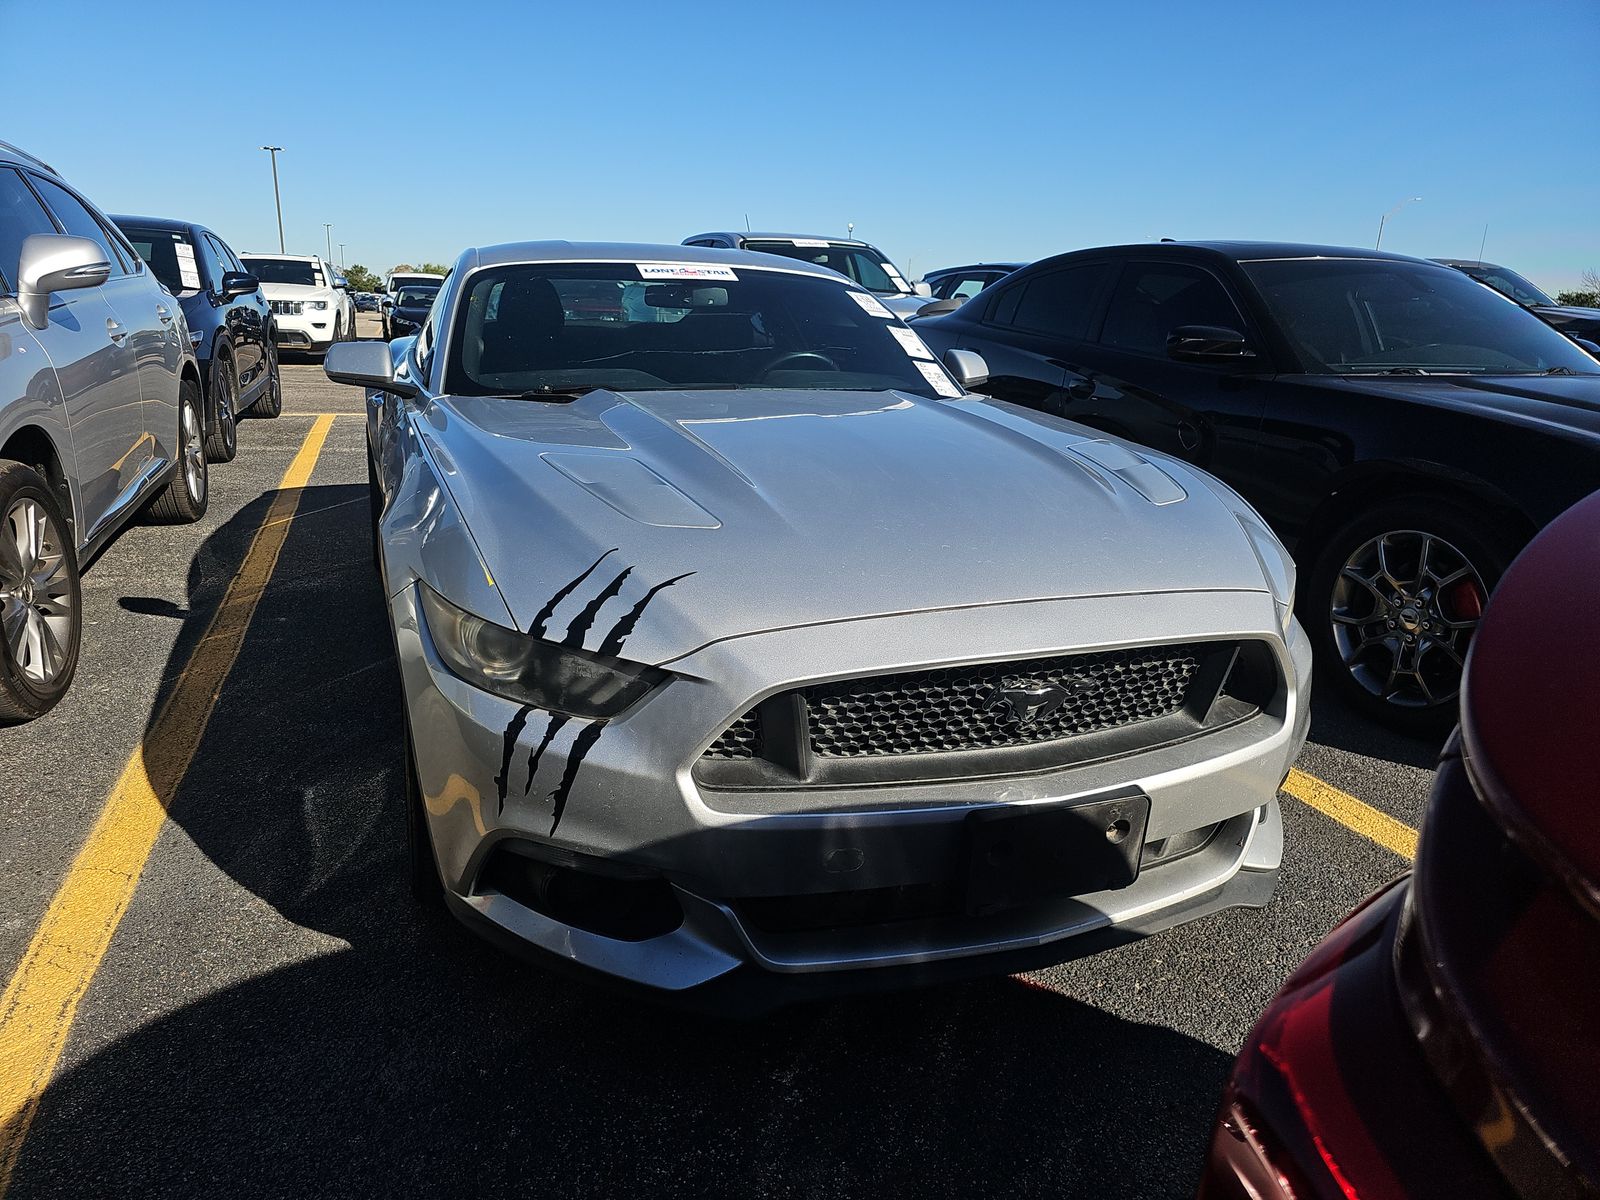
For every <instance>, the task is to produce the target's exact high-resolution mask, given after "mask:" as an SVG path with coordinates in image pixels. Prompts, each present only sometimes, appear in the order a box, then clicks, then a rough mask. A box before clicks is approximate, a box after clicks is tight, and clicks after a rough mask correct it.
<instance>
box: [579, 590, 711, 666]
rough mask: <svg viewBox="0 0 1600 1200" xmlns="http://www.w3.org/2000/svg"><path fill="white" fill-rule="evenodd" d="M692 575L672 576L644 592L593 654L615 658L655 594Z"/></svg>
mask: <svg viewBox="0 0 1600 1200" xmlns="http://www.w3.org/2000/svg"><path fill="white" fill-rule="evenodd" d="M693 574H694V572H693V571H685V572H684V573H683V574H682V575H674V576H673V577H672V578H671V579H669V580H667V581H666V582H665V583H658V584H656V585H655V587H653V588H651V589H650V590H649V591H648V592H646V593H645V594H644V595H643V596H642V597H640V599H639V603H637V604H635V605H634V606H633V607H632V608H631V609H629V610H628V612H627V615H625V616H624V617H623V618H622V620H620V621H618V622H617V623H616V625H614V626H613V627H612V629H611V632H610V633H608V634H606V638H605V641H603V642H601V643H600V648H599V649H598V650H597V651H596V652H595V653H597V654H609V655H611V656H612V657H613V658H614V657H616V655H617V653H618V651H620V650H621V649H622V643H623V642H625V641H627V640H628V635H629V634H630V633H632V632H633V627H634V626H635V625H637V624H638V623H639V618H640V617H641V616H642V615H644V610H645V607H646V606H647V605H648V604H649V603H650V601H652V600H654V599H655V598H656V593H657V592H660V591H665V590H666V589H667V588H669V587H671V586H672V585H673V584H675V583H677V582H678V580H680V579H687V578H689V576H691V575H693Z"/></svg>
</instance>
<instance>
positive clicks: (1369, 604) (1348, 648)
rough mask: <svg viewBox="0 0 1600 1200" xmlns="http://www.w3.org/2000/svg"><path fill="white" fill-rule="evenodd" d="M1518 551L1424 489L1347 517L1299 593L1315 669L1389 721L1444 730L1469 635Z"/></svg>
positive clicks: (1499, 532)
mask: <svg viewBox="0 0 1600 1200" xmlns="http://www.w3.org/2000/svg"><path fill="white" fill-rule="evenodd" d="M1517 548H1518V541H1517V539H1516V538H1515V537H1513V536H1511V535H1510V534H1509V533H1508V532H1507V531H1505V530H1503V529H1500V528H1497V527H1496V526H1494V525H1493V524H1492V523H1489V522H1486V521H1485V520H1484V517H1483V514H1482V513H1481V512H1473V511H1472V510H1470V509H1468V508H1466V507H1465V506H1463V505H1461V504H1458V503H1455V502H1452V501H1449V500H1445V499H1442V498H1436V497H1432V496H1408V497H1399V498H1396V499H1393V500H1385V501H1383V502H1381V503H1379V504H1376V505H1374V506H1373V507H1372V508H1369V509H1367V510H1365V511H1363V512H1361V513H1359V514H1357V515H1355V516H1354V517H1351V518H1350V519H1349V520H1347V521H1345V522H1344V524H1343V525H1341V526H1340V527H1339V528H1338V529H1336V530H1335V531H1334V533H1333V534H1332V535H1331V536H1330V537H1329V538H1327V539H1326V540H1325V541H1324V542H1323V544H1322V546H1321V549H1320V551H1319V553H1318V554H1317V558H1316V561H1315V562H1314V564H1313V565H1312V568H1311V573H1310V577H1309V579H1308V581H1307V586H1306V588H1305V590H1304V592H1303V593H1302V595H1301V597H1300V603H1299V613H1300V622H1301V624H1302V625H1303V626H1304V627H1305V628H1306V630H1307V632H1308V633H1309V634H1310V637H1311V641H1312V645H1313V647H1314V648H1315V650H1316V654H1317V660H1318V662H1319V664H1320V666H1321V667H1322V668H1323V673H1324V675H1325V676H1326V677H1327V678H1328V679H1329V680H1330V681H1331V682H1332V684H1333V686H1334V687H1335V689H1336V690H1338V691H1339V692H1340V693H1341V694H1342V695H1343V696H1344V697H1345V699H1346V700H1347V701H1349V703H1350V704H1351V705H1352V706H1353V707H1354V708H1356V709H1357V710H1359V711H1361V712H1363V713H1365V714H1366V715H1368V716H1370V717H1372V718H1374V719H1375V720H1377V721H1379V722H1380V723H1382V724H1384V725H1387V726H1389V727H1390V728H1394V729H1399V730H1401V731H1403V732H1410V733H1417V734H1438V733H1442V732H1444V731H1446V730H1448V729H1449V728H1450V726H1451V725H1452V724H1454V723H1455V720H1456V715H1457V709H1458V707H1459V703H1460V694H1459V689H1460V680H1461V664H1462V663H1464V661H1465V659H1466V654H1467V648H1468V645H1469V644H1470V641H1471V637H1472V632H1473V631H1474V630H1475V629H1476V626H1477V620H1478V617H1480V616H1481V615H1482V612H1483V608H1484V605H1485V604H1486V603H1487V601H1488V597H1489V594H1490V593H1491V592H1493V590H1494V587H1495V585H1496V584H1497V583H1499V581H1500V576H1501V575H1502V574H1504V573H1505V569H1506V568H1507V567H1508V566H1510V565H1511V560H1512V559H1513V558H1514V557H1516V552H1517ZM1441 635H1442V636H1441Z"/></svg>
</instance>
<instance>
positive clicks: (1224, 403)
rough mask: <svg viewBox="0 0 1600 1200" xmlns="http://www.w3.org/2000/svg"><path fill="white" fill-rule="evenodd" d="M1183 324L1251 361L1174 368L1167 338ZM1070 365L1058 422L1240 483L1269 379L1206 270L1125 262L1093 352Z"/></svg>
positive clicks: (1225, 295) (1252, 340) (1256, 342)
mask: <svg viewBox="0 0 1600 1200" xmlns="http://www.w3.org/2000/svg"><path fill="white" fill-rule="evenodd" d="M1186 325H1204V326H1212V327H1220V328H1225V329H1232V330H1236V331H1238V332H1239V333H1242V334H1243V335H1244V336H1245V338H1246V341H1247V342H1248V343H1249V344H1251V345H1252V347H1253V348H1254V349H1255V351H1256V354H1255V357H1253V358H1249V359H1245V360H1242V362H1239V363H1233V362H1229V363H1197V362H1184V361H1179V360H1177V359H1174V358H1172V357H1171V356H1169V354H1168V352H1167V338H1168V337H1169V335H1170V334H1171V333H1172V332H1173V330H1175V329H1178V328H1181V327H1183V326H1186ZM1073 357H1074V358H1075V359H1077V360H1078V361H1074V362H1072V363H1070V364H1068V370H1067V377H1066V379H1065V382H1064V384H1063V389H1062V391H1063V395H1064V402H1063V404H1062V406H1061V407H1060V408H1059V409H1058V410H1057V411H1059V412H1060V413H1061V415H1063V416H1066V417H1069V418H1071V419H1072V420H1075V421H1081V422H1083V423H1084V424H1086V425H1092V426H1094V427H1096V428H1099V429H1104V430H1106V431H1107V432H1110V433H1114V434H1116V435H1118V436H1119V437H1125V438H1127V439H1129V440H1130V441H1134V442H1139V443H1140V444H1142V445H1146V446H1149V447H1151V448H1152V449H1155V450H1160V451H1161V452H1162V453H1164V454H1170V455H1172V456H1174V457H1176V458H1183V459H1187V460H1188V461H1189V462H1192V463H1194V464H1195V465H1196V466H1199V467H1203V468H1205V469H1206V470H1208V471H1211V472H1213V473H1214V474H1216V475H1218V476H1220V477H1221V478H1223V479H1224V480H1227V481H1229V482H1230V483H1233V484H1235V486H1237V485H1238V483H1239V481H1241V480H1243V479H1245V478H1246V477H1247V476H1248V474H1249V471H1250V467H1251V465H1252V459H1253V456H1254V452H1255V444H1256V438H1257V435H1258V432H1259V430H1260V428H1261V417H1262V410H1263V408H1264V406H1265V402H1266V394H1267V388H1268V386H1269V383H1270V380H1271V378H1272V371H1271V367H1270V365H1269V363H1268V360H1267V358H1266V356H1265V355H1264V354H1263V353H1261V340H1260V338H1259V337H1258V336H1257V335H1256V334H1255V332H1254V330H1253V329H1251V327H1250V325H1249V323H1248V322H1247V321H1246V319H1245V316H1244V313H1243V309H1242V307H1241V306H1240V305H1239V304H1238V303H1237V301H1236V300H1235V299H1234V297H1233V296H1232V295H1231V293H1230V291H1229V289H1228V287H1227V285H1226V283H1225V282H1224V281H1223V280H1222V279H1221V278H1220V277H1218V276H1217V275H1215V274H1214V273H1212V272H1211V271H1210V270H1208V269H1206V268H1205V267H1203V266H1200V265H1198V264H1196V263H1187V262H1173V261H1161V260H1159V259H1150V260H1142V259H1129V260H1127V261H1125V262H1124V263H1123V264H1122V266H1121V271H1120V273H1119V274H1118V277H1117V279H1116V281H1115V284H1114V286H1113V287H1112V288H1111V294H1110V298H1109V300H1108V302H1107V303H1106V305H1105V311H1104V314H1103V316H1102V317H1101V319H1100V322H1099V329H1098V332H1097V334H1096V336H1095V338H1094V342H1093V345H1091V346H1087V347H1085V348H1084V349H1083V350H1082V351H1081V352H1080V353H1078V354H1076V355H1074V356H1073Z"/></svg>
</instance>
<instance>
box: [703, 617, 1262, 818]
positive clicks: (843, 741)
mask: <svg viewBox="0 0 1600 1200" xmlns="http://www.w3.org/2000/svg"><path fill="white" fill-rule="evenodd" d="M1277 679H1278V672H1277V670H1276V668H1275V659H1274V657H1273V655H1272V653H1271V652H1270V650H1269V649H1268V648H1267V646H1266V644H1265V643H1257V642H1246V643H1238V642H1203V643H1195V644H1187V645H1174V646H1146V647H1138V648H1134V649H1126V650H1112V651H1099V652H1095V653H1085V654H1065V655H1055V656H1051V657H1045V658H1033V659H1026V660H1020V661H1012V662H990V663H977V664H972V665H969V666H959V667H939V668H932V669H926V670H919V671H901V672H896V673H893V674H884V675H873V676H866V677H863V678H859V679H846V680H840V681H837V682H833V683H825V684H815V685H812V686H810V687H804V688H796V689H794V690H792V691H788V692H782V693H779V694H778V695H775V696H771V697H769V698H767V699H766V700H763V701H762V702H761V703H760V704H758V705H756V706H755V707H754V708H752V709H750V710H749V711H748V712H745V713H743V714H742V715H741V716H740V717H739V718H738V719H737V720H736V721H734V722H733V724H732V725H730V726H729V727H728V728H727V729H726V730H725V731H724V732H723V733H722V734H721V735H720V736H719V737H718V738H717V739H716V740H715V741H714V742H712V744H711V746H710V747H709V748H708V749H707V750H706V751H705V753H704V754H703V755H702V756H701V760H700V763H699V764H698V765H697V767H696V777H697V778H699V779H700V780H701V781H702V782H704V783H707V784H710V785H712V786H720V787H737V788H757V789H761V788H778V789H781V788H792V787H794V786H795V785H796V784H799V785H802V786H815V787H824V786H854V785H860V784H882V783H890V782H896V781H912V780H918V779H955V778H977V777H982V776H989V775H1003V774H1007V773H1014V772H1019V771H1022V772H1026V771H1034V770H1051V769H1057V768H1060V767H1062V766H1066V765H1070V764H1074V763H1083V762H1091V761H1096V760H1100V759H1105V758H1112V757H1117V756H1120V755H1124V754H1133V753H1138V752H1140V751H1144V750H1149V749H1152V748H1154V747H1156V746H1163V745H1169V744H1171V743H1173V742H1175V741H1181V740H1184V739H1185V738H1188V737H1193V736H1195V735H1197V734H1200V733H1204V732H1208V731H1210V730H1212V729H1217V728H1221V727H1222V726H1224V725H1228V724H1233V723H1235V722H1237V721H1240V720H1245V719H1248V718H1249V717H1251V716H1253V715H1255V714H1256V713H1258V712H1259V711H1261V706H1262V704H1263V703H1264V702H1265V700H1266V699H1268V698H1270V696H1271V695H1272V694H1273V692H1274V690H1275V687H1276V680H1277ZM1225 681H1226V682H1225Z"/></svg>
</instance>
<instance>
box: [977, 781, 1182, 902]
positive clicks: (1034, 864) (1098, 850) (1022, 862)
mask: <svg viewBox="0 0 1600 1200" xmlns="http://www.w3.org/2000/svg"><path fill="white" fill-rule="evenodd" d="M1149 819H1150V798H1149V797H1148V796H1146V795H1145V794H1144V793H1143V792H1140V791H1138V790H1137V789H1133V790H1129V791H1127V792H1122V793H1118V794H1116V795H1113V796H1106V797H1104V798H1102V799H1098V800H1090V801H1086V802H1085V801H1078V802H1072V803H1065V804H1045V805H1030V806H1026V807H1022V806H1019V807H1013V808H982V809H978V810H976V811H974V812H971V813H968V814H967V818H966V825H967V912H968V913H969V914H970V915H972V916H983V915H986V914H988V913H993V912H999V911H1000V910H1002V909H1006V908H1014V907H1016V906H1017V905H1020V904H1028V903H1030V902H1032V901H1035V900H1042V899H1045V898H1047V897H1051V896H1073V895H1083V894H1086V893H1089V892H1099V891H1106V890H1108V889H1112V888H1122V887H1127V886H1128V885H1129V884H1130V883H1132V882H1133V881H1134V880H1135V879H1137V878H1138V877H1139V851H1140V849H1141V848H1142V847H1143V846H1144V833H1145V826H1146V825H1147V824H1148V823H1149Z"/></svg>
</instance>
